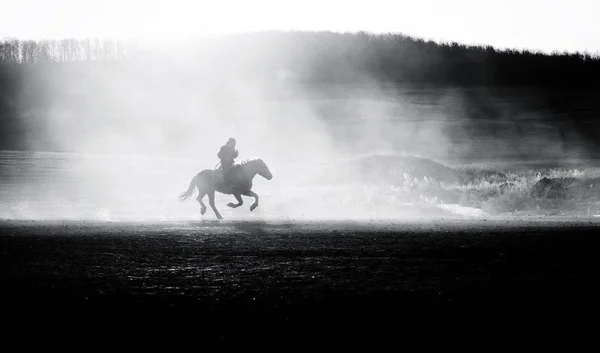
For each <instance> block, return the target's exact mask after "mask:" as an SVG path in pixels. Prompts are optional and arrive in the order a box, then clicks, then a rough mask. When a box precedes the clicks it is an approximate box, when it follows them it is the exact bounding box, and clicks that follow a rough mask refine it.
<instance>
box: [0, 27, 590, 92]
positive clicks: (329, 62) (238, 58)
mask: <svg viewBox="0 0 600 353" xmlns="http://www.w3.org/2000/svg"><path fill="white" fill-rule="evenodd" d="M178 48H179V49H178V50H180V52H170V53H168V55H169V56H170V57H177V56H178V55H189V53H192V52H193V53H195V55H198V56H199V57H198V58H199V59H200V60H198V62H199V64H198V65H206V61H203V60H202V59H203V56H209V57H213V58H219V59H218V60H215V61H213V63H215V62H216V63H218V65H220V66H219V68H223V66H224V65H226V66H227V65H228V66H229V67H230V68H233V69H234V70H236V69H240V68H242V69H241V70H245V71H246V72H247V71H248V70H247V69H248V68H250V69H251V71H252V72H253V73H255V74H265V73H268V72H270V71H271V72H273V71H275V70H279V69H281V68H285V69H289V70H291V71H292V72H295V73H297V76H298V79H299V80H300V81H303V82H306V83H355V82H356V81H358V80H359V77H360V76H361V75H365V74H366V75H368V76H369V77H372V78H375V79H377V80H379V81H385V82H395V83H424V84H439V85H543V86H564V85H586V86H589V85H597V84H598V82H600V80H599V78H600V56H599V55H598V54H597V53H596V54H591V53H581V52H574V53H573V52H554V53H551V54H546V53H542V52H535V51H530V50H517V49H503V50H500V49H496V48H494V47H492V46H476V45H465V44H459V43H456V42H451V43H438V42H434V41H426V40H423V39H419V38H413V37H409V36H406V35H403V34H372V33H366V32H359V33H334V32H276V31H271V32H256V33H248V34H237V35H228V36H224V37H223V38H221V39H220V40H218V41H210V42H202V41H191V42H189V45H188V46H187V47H181V46H180V47H178ZM153 53H156V51H152V50H146V49H144V47H143V46H142V45H141V44H140V43H138V42H135V41H118V40H102V39H97V38H96V39H81V40H80V39H57V40H39V41H34V40H17V39H5V40H2V41H0V65H2V66H6V65H9V66H14V65H28V64H36V63H47V62H51V63H74V62H98V61H102V62H106V61H110V62H127V61H131V60H136V59H140V58H151V57H152V55H153ZM203 63H204V64H203ZM192 69H193V68H192Z"/></svg>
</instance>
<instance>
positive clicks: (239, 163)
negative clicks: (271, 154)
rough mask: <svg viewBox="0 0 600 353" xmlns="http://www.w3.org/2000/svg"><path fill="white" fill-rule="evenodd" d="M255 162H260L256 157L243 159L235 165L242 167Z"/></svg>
mask: <svg viewBox="0 0 600 353" xmlns="http://www.w3.org/2000/svg"><path fill="white" fill-rule="evenodd" d="M257 161H260V158H258V157H253V158H245V159H243V160H241V161H239V162H237V163H236V164H237V165H239V166H242V165H245V164H248V163H251V162H257Z"/></svg>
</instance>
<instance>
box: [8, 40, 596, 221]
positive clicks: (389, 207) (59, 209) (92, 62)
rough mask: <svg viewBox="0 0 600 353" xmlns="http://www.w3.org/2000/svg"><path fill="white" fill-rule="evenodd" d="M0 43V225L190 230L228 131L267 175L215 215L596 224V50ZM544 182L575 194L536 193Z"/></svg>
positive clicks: (398, 43)
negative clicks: (80, 220)
mask: <svg viewBox="0 0 600 353" xmlns="http://www.w3.org/2000/svg"><path fill="white" fill-rule="evenodd" d="M2 46H3V47H2V48H3V50H2V51H0V52H2V56H1V59H2V60H1V62H2V77H1V78H2V93H3V95H2V98H3V99H2V106H1V107H2V114H3V115H2V118H3V124H2V136H3V137H4V139H3V142H2V148H3V149H5V150H21V151H28V152H25V153H23V152H4V153H3V154H2V161H1V162H0V163H2V164H1V165H2V190H1V192H2V196H3V200H5V201H4V202H3V205H2V211H1V215H2V217H4V218H22V217H24V218H33V219H35V218H38V217H50V218H56V217H58V218H61V217H67V218H77V217H84V218H86V217H87V218H90V217H91V218H106V219H149V218H152V219H197V218H198V217H199V207H198V205H197V203H196V202H195V201H192V202H188V203H185V204H179V203H178V202H177V201H176V197H177V195H178V194H179V193H180V192H181V190H182V189H185V188H186V187H187V183H188V182H189V180H190V179H191V178H192V177H193V175H194V174H195V173H197V172H199V171H200V170H202V169H211V168H214V167H215V165H216V164H217V162H218V159H217V158H216V153H217V151H218V149H219V147H220V146H221V145H222V144H223V143H224V142H225V141H226V140H227V139H228V138H229V137H235V138H236V139H237V141H238V148H239V150H240V159H244V158H249V157H261V158H263V159H264V160H265V161H266V163H267V164H268V165H269V167H270V168H271V170H272V172H273V174H274V176H275V177H274V179H273V180H271V181H266V180H262V179H261V178H260V177H256V179H255V191H256V192H257V193H258V194H259V195H260V196H261V201H260V202H261V206H259V209H257V210H256V211H255V212H254V213H249V211H248V210H247V206H244V207H243V208H242V209H238V210H233V211H232V212H231V214H226V217H231V216H234V215H237V216H240V217H246V216H252V215H254V214H257V215H258V216H260V217H265V216H275V215H277V216H283V217H307V218H315V217H324V216H325V217H337V218H339V217H341V218H355V217H374V218H378V217H392V218H396V217H403V216H407V215H411V216H426V215H445V214H451V213H452V212H455V213H456V212H459V213H461V214H468V215H479V216H481V215H485V214H503V213H505V212H511V213H515V212H523V211H527V212H537V213H544V212H546V213H547V212H563V211H565V210H566V208H565V207H567V204H568V206H569V207H570V208H569V209H568V210H570V211H571V212H575V213H577V214H586V215H594V214H597V213H598V211H597V210H598V209H599V208H598V202H597V199H598V197H597V196H598V195H596V194H597V192H596V189H595V188H594V180H595V178H597V171H596V170H595V169H593V167H594V166H595V158H597V157H598V154H597V151H598V149H597V143H596V141H597V138H596V137H597V136H598V131H599V130H598V125H597V123H596V122H595V117H596V115H597V112H598V111H599V110H598V103H597V101H596V99H595V97H596V94H597V80H596V78H597V77H599V73H600V61H599V60H598V58H597V57H595V56H593V55H589V54H563V55H554V56H547V55H543V54H540V53H535V52H521V51H514V50H507V51H500V50H496V49H494V48H492V47H466V46H462V45H458V44H456V43H450V44H444V45H440V44H438V43H433V42H426V41H423V40H418V39H412V38H408V37H405V36H402V35H379V36H376V35H370V34H366V33H361V34H335V33H328V32H299V33H285V32H264V33H250V34H240V35H225V36H223V37H219V38H210V39H208V38H204V39H202V40H183V41H166V42H164V41H163V42H160V41H159V42H154V43H146V44H143V45H137V44H136V43H135V42H111V41H101V40H60V41H53V40H41V41H29V42H28V41H4V42H3V43H2ZM534 68H535V70H534ZM557 68H560V70H558V71H557V70H556V69H557ZM522 162H526V163H529V165H530V166H531V165H533V167H532V168H538V169H531V168H529V169H525V171H523V169H522V168H521V169H520V170H517V169H518V167H519V164H518V163H522ZM481 163H487V164H489V163H503V166H502V168H500V167H498V166H492V167H490V168H491V169H493V170H492V173H487V174H486V173H482V172H477V171H465V169H464V165H465V164H481ZM541 163H543V164H544V165H543V167H544V168H559V167H567V168H570V170H567V171H558V170H553V171H546V170H543V169H539V168H540V164H541ZM460 166H462V167H460ZM574 168H577V170H574ZM582 168H583V169H585V170H583V171H582ZM501 169H502V170H501ZM517 171H519V172H523V173H525V174H519V175H517V174H515V173H516V172H517ZM557 175H562V176H576V177H577V178H579V179H578V180H579V184H577V183H575V185H576V186H575V187H574V189H572V192H576V193H580V191H581V190H588V191H586V193H584V194H583V195H579V194H578V195H579V196H573V195H572V194H569V195H563V194H561V196H560V198H559V199H558V201H556V200H555V199H554V196H553V197H550V198H548V197H546V196H547V195H545V194H544V195H542V196H541V199H540V200H534V199H535V198H534V197H533V196H532V195H531V193H533V192H534V191H535V190H537V189H535V187H536V186H535V185H536V183H537V182H538V181H539V180H541V179H542V178H543V177H544V176H557ZM563 186H564V188H567V187H570V186H571V183H570V182H568V183H566V184H565V185H563V184H561V188H563ZM590 186H591V187H590ZM585 187H588V189H585ZM506 190H509V192H508V193H507V192H506ZM573 190H574V191H573ZM589 190H592V191H589ZM590 192H591V193H590ZM230 199H231V197H229V196H224V195H220V196H219V197H218V199H217V204H218V207H219V208H220V210H221V211H222V212H223V211H225V209H226V207H225V203H227V202H228V201H227V200H229V201H231V200H230ZM532 200H533V201H532ZM565 200H570V201H569V202H570V203H569V202H566V201H565ZM581 200H585V202H583V203H582V202H580V201H581ZM555 201H556V202H555ZM248 205H249V203H248ZM417 205H418V207H417ZM419 207H423V210H420V209H419ZM464 207H467V208H464ZM449 210H450V211H449ZM557 210H558V211H557ZM261 212H262V213H261ZM448 212H450V213H448ZM582 212H583V213H582ZM205 217H212V215H211V211H210V210H209V212H208V214H207V215H206V216H205Z"/></svg>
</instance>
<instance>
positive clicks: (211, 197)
mask: <svg viewBox="0 0 600 353" xmlns="http://www.w3.org/2000/svg"><path fill="white" fill-rule="evenodd" d="M208 204H209V205H210V208H212V210H213V212H214V213H215V215H216V216H217V218H218V219H223V216H221V214H220V213H219V210H217V207H216V206H215V192H214V190H213V191H210V192H208Z"/></svg>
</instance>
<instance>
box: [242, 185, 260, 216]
mask: <svg viewBox="0 0 600 353" xmlns="http://www.w3.org/2000/svg"><path fill="white" fill-rule="evenodd" d="M242 195H246V196H250V197H254V203H253V204H252V205H251V206H250V211H254V209H255V208H256V207H258V195H256V193H255V192H254V191H252V190H250V191H246V192H245V193H243V194H242Z"/></svg>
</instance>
